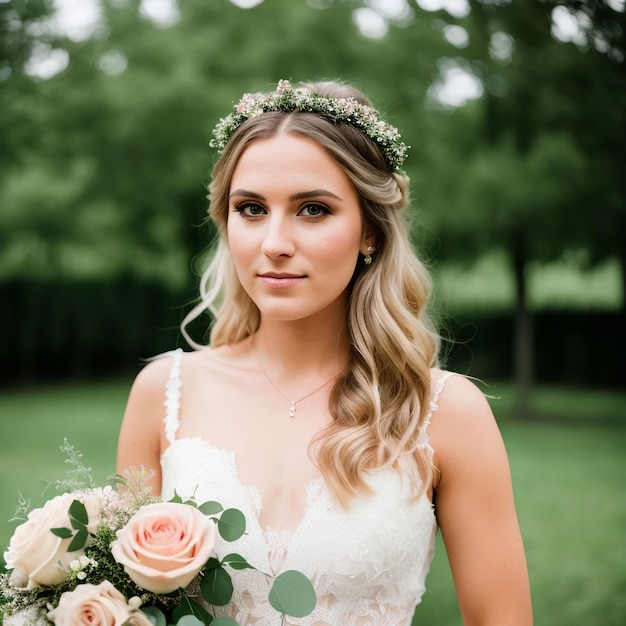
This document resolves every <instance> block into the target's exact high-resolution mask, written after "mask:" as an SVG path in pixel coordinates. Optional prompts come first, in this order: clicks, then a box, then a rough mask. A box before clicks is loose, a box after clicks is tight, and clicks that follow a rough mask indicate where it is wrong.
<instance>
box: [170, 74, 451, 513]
mask: <svg viewBox="0 0 626 626" xmlns="http://www.w3.org/2000/svg"><path fill="white" fill-rule="evenodd" d="M300 87H304V88H306V89H309V90H310V91H311V92H314V93H318V94H321V95H327V96H330V97H337V98H339V97H353V98H356V99H357V100H358V101H360V102H362V103H363V104H367V105H370V103H369V101H368V100H367V99H366V98H365V97H364V96H363V95H362V94H361V93H360V92H359V91H357V90H356V89H354V88H353V87H350V86H346V85H343V84H341V83H335V82H330V83H327V82H324V83H304V84H301V85H300ZM279 133H293V134H296V135H301V136H304V137H309V138H311V139H314V140H315V141H317V142H318V143H319V144H320V145H321V146H322V147H324V148H325V149H326V150H327V151H328V153H329V154H330V155H331V156H332V157H333V158H334V159H335V160H336V162H337V163H338V164H339V165H340V166H341V167H342V168H343V170H344V172H345V173H346V174H347V176H348V177H349V178H350V180H351V181H352V183H353V184H354V186H355V188H356V189H357V191H358V193H359V196H360V200H361V208H362V211H363V217H364V219H365V220H366V222H367V223H368V224H369V225H371V227H372V229H373V231H374V232H375V233H376V253H375V256H374V261H373V263H372V264H371V265H369V266H366V265H365V264H364V263H363V262H362V261H360V262H359V263H358V265H357V267H356V269H355V273H354V276H353V278H352V281H351V284H350V287H349V298H348V306H347V313H346V322H347V333H348V339H349V346H350V354H349V362H348V367H347V368H346V371H345V373H344V374H343V375H342V376H340V377H339V378H338V379H337V380H336V382H335V384H334V386H333V388H332V391H331V394H330V400H329V410H330V413H331V415H332V417H333V420H332V422H331V424H330V425H329V426H328V427H327V428H325V429H324V430H323V431H322V432H321V433H320V434H319V435H318V436H317V437H316V438H315V440H314V441H313V442H312V444H311V446H312V447H311V450H310V452H311V453H312V456H313V458H314V459H315V461H316V463H317V464H318V466H319V468H320V471H321V473H322V475H323V476H324V478H325V480H326V482H327V484H328V487H329V489H330V490H331V491H332V492H333V494H334V495H335V496H336V497H337V499H338V500H339V501H340V502H342V503H344V504H346V503H347V502H348V501H349V500H350V498H351V497H353V496H354V495H355V494H356V493H357V492H359V491H362V490H365V491H368V486H367V483H366V482H365V474H366V472H367V471H368V470H371V469H373V468H378V467H383V466H387V465H389V466H397V465H398V463H399V461H400V458H401V457H402V456H406V455H407V454H409V455H412V456H413V457H414V459H415V462H416V464H417V470H418V472H417V476H416V478H415V491H416V496H417V495H419V494H420V493H422V492H423V491H425V490H427V489H429V488H430V487H431V485H432V482H433V471H434V470H433V466H432V458H431V454H430V452H429V449H428V447H427V446H423V445H420V442H421V440H420V433H421V429H422V426H423V424H424V420H425V417H426V415H427V413H428V411H429V407H430V394H431V389H430V368H431V367H433V366H435V365H436V364H437V358H438V352H439V337H438V334H437V332H436V331H435V329H434V327H433V325H432V324H431V321H430V319H429V317H428V314H427V311H426V305H427V303H428V300H429V296H430V290H431V283H430V277H429V274H428V272H427V270H426V268H425V267H424V265H423V264H422V263H421V262H420V260H419V259H418V258H417V256H416V255H415V253H414V251H413V249H412V246H411V243H410V240H409V235H408V228H407V224H406V222H405V217H404V215H403V209H405V208H406V207H407V205H408V203H409V180H408V178H407V177H406V176H404V175H403V174H399V173H397V172H395V171H394V170H393V169H392V168H391V167H390V166H389V165H388V164H387V163H386V161H385V159H384V157H383V154H382V152H381V151H380V149H379V148H378V146H377V145H376V144H375V143H374V142H373V141H372V140H371V139H370V138H368V137H367V136H366V135H364V134H363V133H362V132H361V131H359V130H358V129H356V128H355V127H353V126H350V125H349V124H333V123H331V122H329V121H328V120H326V119H324V118H323V117H321V116H318V115H315V114H310V113H303V112H293V113H283V112H269V113H264V114H262V115H259V116H257V117H254V118H251V119H249V120H247V121H246V122H244V123H243V124H242V125H241V126H240V127H239V128H238V129H237V130H236V131H235V132H234V133H233V135H232V137H231V138H230V140H229V142H228V144H227V146H226V148H225V150H224V152H223V154H222V155H221V157H220V159H219V160H218V161H217V162H216V164H215V166H214V168H213V173H212V179H211V183H210V186H209V196H208V197H209V200H210V206H209V216H210V218H211V219H212V220H213V221H214V223H215V224H216V226H217V229H218V243H217V246H216V249H215V251H214V254H213V256H212V258H211V260H210V262H209V264H208V266H207V268H206V270H205V271H204V273H203V275H202V278H201V281H200V302H199V303H198V304H197V305H196V306H195V307H194V308H193V310H192V311H190V313H189V314H188V315H187V316H186V318H185V319H184V320H183V323H182V332H183V334H184V335H185V337H186V339H187V340H188V341H189V343H190V344H191V345H193V346H194V347H195V348H197V349H201V348H204V347H206V346H202V345H200V344H197V343H195V342H194V341H193V340H192V339H191V337H189V335H188V334H187V332H186V330H185V327H186V325H187V324H188V323H189V322H190V321H192V320H194V319H196V318H197V317H198V316H200V315H201V314H203V313H204V312H206V311H208V312H209V313H211V314H212V315H213V317H214V323H213V326H212V328H211V335H210V345H211V346H212V347H218V346H222V345H226V344H232V343H237V342H239V341H242V340H243V339H245V338H246V337H249V336H251V335H253V334H254V333H255V332H256V331H257V330H258V328H259V324H260V314H259V310H258V308H257V307H256V305H255V304H254V302H253V301H252V300H251V299H250V297H249V296H248V294H247V293H246V292H245V290H244V289H243V287H242V286H241V283H240V282H239V279H238V277H237V274H236V271H235V268H234V264H233V262H232V258H231V255H230V251H229V247H228V240H227V235H226V222H227V219H228V207H229V203H228V195H229V191H230V181H231V178H232V174H233V171H234V168H235V166H236V164H237V161H238V159H239V157H240V156H241V154H242V152H243V151H244V150H245V149H246V147H247V146H248V145H250V143H251V142H253V141H255V140H257V139H261V138H268V137H272V136H275V135H277V134H279Z"/></svg>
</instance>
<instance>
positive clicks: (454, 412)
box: [429, 370, 503, 470]
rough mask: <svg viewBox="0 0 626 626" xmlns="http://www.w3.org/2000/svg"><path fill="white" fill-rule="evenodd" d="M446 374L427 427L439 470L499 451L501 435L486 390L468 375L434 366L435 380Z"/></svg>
mask: <svg viewBox="0 0 626 626" xmlns="http://www.w3.org/2000/svg"><path fill="white" fill-rule="evenodd" d="M442 377H446V378H447V379H446V381H445V386H444V388H443V389H442V390H441V392H440V394H439V398H438V401H437V409H436V411H435V412H434V413H433V415H432V418H431V423H430V427H429V436H430V441H431V445H432V447H433V449H434V451H435V463H436V464H437V465H438V467H440V468H441V469H442V470H444V469H445V468H450V467H451V466H459V465H463V464H464V463H467V462H471V460H472V459H474V460H475V459H477V458H480V457H481V456H483V457H484V455H487V456H490V455H492V454H494V453H496V454H498V453H499V451H500V450H501V449H502V445H503V444H502V437H501V434H500V430H499V428H498V425H497V423H496V420H495V418H494V415H493V412H492V410H491V407H490V406H489V402H488V401H487V398H486V396H485V394H484V393H483V392H482V391H481V389H480V388H479V387H478V386H477V385H476V384H475V383H474V382H472V381H471V380H470V379H468V378H467V377H465V376H462V375H457V374H453V375H451V376H449V377H447V375H446V374H445V373H444V372H442V371H441V370H433V381H434V382H435V384H436V383H437V381H438V380H441V379H442Z"/></svg>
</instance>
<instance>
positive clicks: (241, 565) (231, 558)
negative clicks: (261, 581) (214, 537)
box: [222, 552, 256, 569]
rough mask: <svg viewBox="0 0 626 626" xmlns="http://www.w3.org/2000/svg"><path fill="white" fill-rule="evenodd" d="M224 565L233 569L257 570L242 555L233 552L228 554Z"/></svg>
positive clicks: (223, 561)
mask: <svg viewBox="0 0 626 626" xmlns="http://www.w3.org/2000/svg"><path fill="white" fill-rule="evenodd" d="M222 563H223V564H224V565H229V566H230V567H232V568H233V569H256V568H255V567H253V566H252V565H250V563H248V561H246V559H244V558H243V557H242V556H241V554H237V553H235V552H232V553H231V554H227V555H226V556H225V557H224V558H223V559H222Z"/></svg>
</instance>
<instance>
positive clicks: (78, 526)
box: [70, 517, 87, 530]
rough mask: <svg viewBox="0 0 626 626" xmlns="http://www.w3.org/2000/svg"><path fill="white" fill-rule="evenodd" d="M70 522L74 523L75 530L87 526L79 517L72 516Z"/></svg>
mask: <svg viewBox="0 0 626 626" xmlns="http://www.w3.org/2000/svg"><path fill="white" fill-rule="evenodd" d="M70 523H71V524H72V528H73V529H74V530H80V529H81V528H87V526H85V524H83V523H82V522H79V521H78V520H77V519H75V518H73V517H71V518H70Z"/></svg>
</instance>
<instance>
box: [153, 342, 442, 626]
mask: <svg viewBox="0 0 626 626" xmlns="http://www.w3.org/2000/svg"><path fill="white" fill-rule="evenodd" d="M181 358H182V352H181V351H176V352H175V353H174V358H173V365H172V370H171V375H170V379H169V382H168V386H167V391H166V401H165V404H166V407H167V411H166V417H165V420H164V422H165V432H166V436H167V439H168V441H169V446H168V448H167V449H166V450H165V451H164V453H163V455H162V457H161V466H162V471H163V488H162V490H163V497H164V498H166V499H169V498H170V497H172V496H173V495H174V491H176V493H177V494H179V495H180V496H182V497H183V498H190V497H193V498H194V499H195V500H196V501H197V502H204V501H206V500H217V501H219V502H220V503H221V504H222V505H224V506H225V507H235V508H238V509H240V510H241V511H242V512H243V513H244V515H245V516H246V520H247V532H246V534H245V535H244V536H243V537H241V538H240V539H239V540H238V541H236V542H234V543H226V542H224V541H223V540H221V539H218V542H217V545H216V550H217V553H218V556H220V557H221V556H224V555H225V554H228V553H230V552H237V553H239V554H242V555H243V556H244V557H245V558H246V559H247V560H248V561H249V562H250V563H251V564H252V565H253V566H254V567H256V568H257V569H258V570H259V571H260V572H266V573H270V574H272V575H277V574H279V573H280V572H281V571H285V570H289V569H296V570H299V571H300V572H302V573H303V574H305V575H306V576H308V577H309V578H310V579H311V581H312V583H313V585H314V587H315V590H316V594H317V606H316V608H315V610H314V612H313V613H312V614H311V615H309V616H307V617H304V618H300V619H296V618H286V619H285V621H284V622H282V621H281V616H280V615H279V614H278V613H277V612H276V611H275V610H274V609H273V608H272V607H271V605H270V604H269V603H268V601H267V597H268V593H269V587H270V586H271V580H270V579H268V578H267V577H266V576H263V575H262V574H260V573H259V572H257V571H254V570H242V571H233V572H232V576H233V584H234V594H233V599H232V602H231V603H230V604H229V605H227V606H226V607H217V608H216V610H217V614H218V615H228V616H231V617H233V618H234V619H235V620H236V621H237V623H239V624H242V625H254V626H279V625H282V624H289V625H294V626H295V625H297V626H313V625H315V626H382V625H385V626H390V625H393V626H396V625H407V626H408V625H409V624H410V623H411V619H412V616H413V612H414V609H415V606H416V605H417V604H418V603H419V601H420V599H421V597H422V594H423V593H424V589H425V586H424V583H425V579H426V574H427V573H428V569H429V567H430V563H431V560H432V556H433V551H434V542H435V534H436V522H435V516H434V512H433V509H432V506H431V503H430V502H429V500H428V498H427V497H426V496H425V495H422V496H421V497H419V498H418V499H415V498H412V497H411V484H410V481H409V480H408V478H407V477H406V475H405V474H402V473H400V472H397V471H395V470H393V469H390V468H386V469H381V470H375V471H371V472H369V474H368V476H367V483H368V484H369V486H370V487H371V490H372V493H371V494H365V493H364V494H361V495H359V496H358V497H357V498H356V499H355V500H354V501H352V502H351V504H350V507H349V508H348V509H344V508H343V507H342V506H340V505H339V503H338V502H336V501H335V500H334V499H333V497H332V496H331V494H330V492H329V491H328V490H327V488H326V485H325V483H324V481H323V479H322V478H318V479H315V480H313V481H312V482H310V483H309V485H308V487H307V494H306V503H305V504H306V506H305V509H304V514H303V517H302V519H301V520H300V521H299V523H298V525H297V526H296V528H294V529H293V530H290V531H275V530H273V529H272V528H263V527H262V526H261V524H260V522H259V515H260V512H261V510H262V507H263V501H262V496H261V494H260V493H259V491H258V490H257V489H255V488H254V487H251V486H246V485H243V484H241V482H240V480H239V477H238V472H237V458H236V454H235V452H232V451H228V450H222V449H220V448H217V447H215V446H213V445H211V444H210V443H209V442H208V441H206V440H205V439H202V438H200V437H194V438H181V439H176V432H177V430H178V427H179V416H178V413H179V407H180V393H181V377H180V368H181ZM447 378H448V375H444V377H443V378H441V379H440V380H439V381H438V383H437V385H436V387H435V389H434V393H433V397H432V399H431V406H430V411H429V414H428V419H427V420H426V424H425V427H424V429H423V432H422V438H421V442H420V445H422V446H424V447H426V448H427V449H429V450H430V445H429V443H428V439H427V433H426V427H427V426H428V423H429V421H430V417H431V416H432V414H433V412H434V411H435V410H436V409H437V401H438V397H439V394H440V392H441V390H442V389H443V387H444V385H445V382H446V380H447ZM431 452H432V450H431ZM404 462H406V463H407V464H408V463H413V461H412V459H411V458H410V457H405V461H404ZM408 469H409V467H407V470H408Z"/></svg>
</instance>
